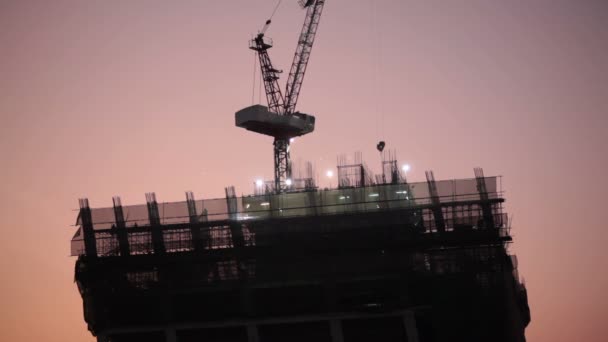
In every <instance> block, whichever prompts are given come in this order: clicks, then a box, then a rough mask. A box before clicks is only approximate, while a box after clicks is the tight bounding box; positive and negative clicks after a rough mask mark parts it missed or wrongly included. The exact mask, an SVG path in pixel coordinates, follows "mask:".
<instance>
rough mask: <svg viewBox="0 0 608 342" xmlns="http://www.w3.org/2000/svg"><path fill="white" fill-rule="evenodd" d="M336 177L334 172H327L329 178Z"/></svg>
mask: <svg viewBox="0 0 608 342" xmlns="http://www.w3.org/2000/svg"><path fill="white" fill-rule="evenodd" d="M333 176H334V172H333V171H332V170H328V171H327V177H329V178H331V177H333Z"/></svg>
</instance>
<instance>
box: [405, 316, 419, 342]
mask: <svg viewBox="0 0 608 342" xmlns="http://www.w3.org/2000/svg"><path fill="white" fill-rule="evenodd" d="M403 324H404V327H405V333H406V335H407V341H408V342H418V341H419V339H418V328H416V316H414V312H413V311H407V312H406V313H405V314H404V315H403Z"/></svg>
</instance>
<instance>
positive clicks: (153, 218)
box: [146, 192, 165, 254]
mask: <svg viewBox="0 0 608 342" xmlns="http://www.w3.org/2000/svg"><path fill="white" fill-rule="evenodd" d="M146 204H147V205H148V219H149V220H150V226H151V227H152V245H153V247H154V254H164V253H165V241H164V239H163V231H162V228H161V225H160V214H159V212H158V203H157V202H156V194H155V193H153V192H149V193H147V194H146Z"/></svg>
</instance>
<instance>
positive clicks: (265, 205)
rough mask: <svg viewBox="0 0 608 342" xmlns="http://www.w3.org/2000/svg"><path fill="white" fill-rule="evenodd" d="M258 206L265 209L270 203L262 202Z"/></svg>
mask: <svg viewBox="0 0 608 342" xmlns="http://www.w3.org/2000/svg"><path fill="white" fill-rule="evenodd" d="M260 205H261V206H262V207H267V206H269V205H270V203H269V202H262V203H260Z"/></svg>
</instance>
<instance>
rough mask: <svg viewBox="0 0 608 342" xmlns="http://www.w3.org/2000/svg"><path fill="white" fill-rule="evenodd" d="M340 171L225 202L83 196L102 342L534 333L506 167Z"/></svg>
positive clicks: (81, 258) (82, 227)
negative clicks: (441, 177)
mask: <svg viewBox="0 0 608 342" xmlns="http://www.w3.org/2000/svg"><path fill="white" fill-rule="evenodd" d="M337 178H338V183H339V186H338V188H337V189H331V190H319V189H316V188H315V187H314V184H313V182H312V181H311V180H304V181H301V182H299V183H298V182H296V181H295V180H294V184H293V185H292V189H288V190H287V192H285V193H281V194H273V193H274V191H273V189H269V188H267V187H266V186H265V185H262V186H259V187H258V189H256V195H252V196H244V197H236V196H235V193H234V189H233V188H227V189H226V197H225V198H221V199H215V200H198V201H197V200H195V199H194V196H193V195H192V193H187V200H186V201H185V202H174V203H158V202H157V201H156V198H155V196H154V194H147V196H146V198H147V203H146V204H145V205H135V206H124V207H123V206H122V205H121V203H120V199H119V198H114V201H113V202H114V205H113V207H110V208H99V209H91V208H89V205H88V201H87V200H86V199H82V200H81V201H80V214H79V216H78V221H77V225H78V226H79V228H78V231H77V233H76V235H75V236H74V238H73V239H72V255H74V256H78V260H77V261H76V268H75V279H76V283H77V285H78V289H79V290H80V293H81V295H82V298H83V303H84V318H85V320H86V322H87V323H88V327H89V330H90V331H91V332H92V333H93V334H94V335H95V336H97V338H98V341H100V342H101V341H103V342H108V341H112V342H123V341H129V342H138V341H146V342H157V341H158V342H160V341H171V342H194V341H197V342H199V341H200V342H203V341H204V342H207V341H212V342H237V341H238V342H275V341H276V342H279V341H290V342H298V341H306V342H309V341H316V342H324V341H327V342H359V341H377V342H383V341H386V342H392V341H400V342H402V341H409V342H416V341H420V342H426V341H525V337H524V329H525V327H526V325H527V324H528V322H529V321H530V313H529V308H528V304H527V297H526V290H525V287H524V285H523V284H522V283H520V281H519V277H518V275H517V261H516V259H515V257H514V256H511V255H509V253H508V251H507V246H508V244H509V243H510V242H511V240H512V239H511V236H510V226H509V223H508V220H507V215H506V213H504V212H503V202H504V198H503V197H502V191H501V189H500V186H499V184H498V183H499V182H498V181H499V178H497V177H484V176H483V174H482V172H481V170H479V169H478V170H476V178H474V179H459V180H449V181H435V180H434V177H433V175H432V173H430V172H429V173H427V182H423V183H407V182H405V180H404V179H402V178H401V177H400V176H399V175H398V172H397V173H395V172H393V173H392V174H391V175H390V176H389V177H388V178H390V179H389V180H386V179H385V177H378V178H376V179H372V177H370V176H368V173H367V171H366V169H365V167H364V166H363V165H362V164H361V165H341V166H339V174H338V177H337ZM269 186H270V187H271V186H272V184H270V185H269Z"/></svg>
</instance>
